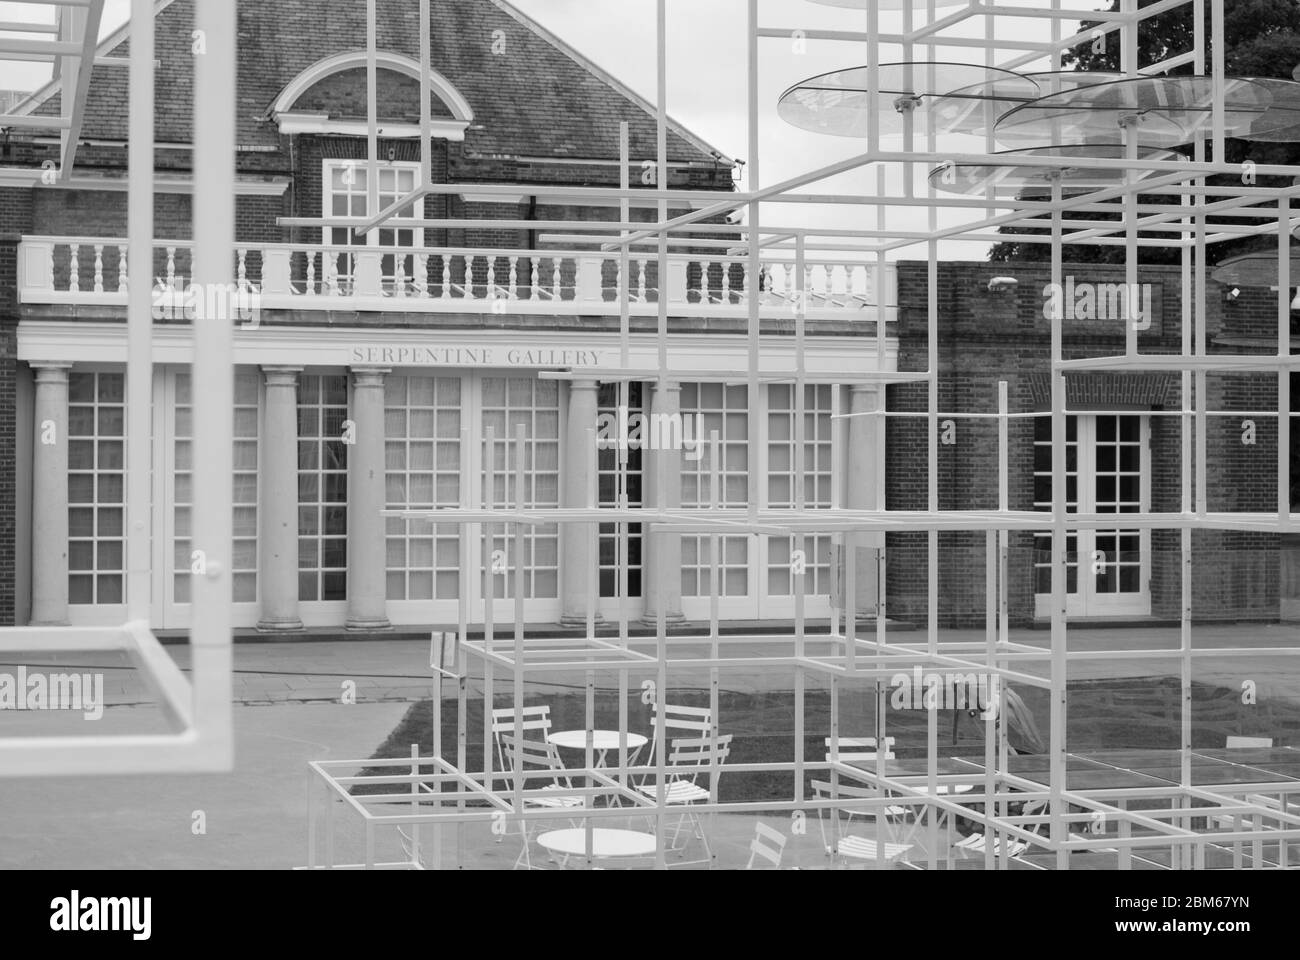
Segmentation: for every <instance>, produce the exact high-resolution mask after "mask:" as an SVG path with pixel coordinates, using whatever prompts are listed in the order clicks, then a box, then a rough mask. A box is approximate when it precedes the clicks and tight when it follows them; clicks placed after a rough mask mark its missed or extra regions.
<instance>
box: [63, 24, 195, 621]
mask: <svg viewBox="0 0 1300 960" xmlns="http://www.w3.org/2000/svg"><path fill="white" fill-rule="evenodd" d="M153 18H154V4H153V2H152V0H131V68H130V76H131V83H130V139H129V142H128V144H127V166H128V187H129V192H128V193H127V234H128V240H127V244H128V250H127V262H128V264H129V274H128V279H127V299H128V302H129V306H128V309H127V321H126V324H127V363H126V370H127V376H126V389H127V404H126V408H127V416H128V418H129V419H128V423H127V428H126V445H127V463H128V467H127V471H126V488H127V493H126V502H127V509H126V517H127V522H128V526H127V542H126V546H127V557H126V569H127V582H126V602H127V620H146V621H147V620H148V619H149V617H150V612H151V607H152V597H151V593H152V591H151V586H152V583H151V572H150V561H149V545H150V535H149V534H150V489H149V487H150V474H151V472H152V451H151V449H150V447H151V434H152V429H151V419H152V413H151V405H152V402H153V234H154V228H153V215H154V214H153V211H154V201H153V190H154V130H153V128H154V63H153V58H154V20H153ZM87 69H89V68H87ZM59 439H60V442H62V439H63V438H59ZM195 449H196V452H197V450H198V448H197V447H196V448H195ZM61 480H62V478H60V481H61Z"/></svg>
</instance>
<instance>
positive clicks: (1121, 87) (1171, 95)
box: [994, 77, 1272, 147]
mask: <svg viewBox="0 0 1300 960" xmlns="http://www.w3.org/2000/svg"><path fill="white" fill-rule="evenodd" d="M1213 103H1214V84H1213V82H1212V80H1211V79H1210V78H1209V77H1134V78H1130V79H1127V80H1117V81H1114V82H1111V83H1099V84H1095V85H1090V86H1085V87H1078V88H1076V89H1073V90H1065V91H1062V92H1060V93H1053V94H1048V95H1047V96H1045V97H1042V98H1040V99H1038V100H1035V101H1033V102H1032V103H1026V104H1023V105H1021V106H1019V107H1016V108H1015V109H1013V110H1011V111H1009V112H1008V113H1006V114H1005V115H1004V116H1003V117H1002V118H1001V119H1000V120H999V121H998V122H997V125H996V127H995V129H994V136H996V137H997V139H998V140H999V142H1001V143H1004V144H1007V145H1010V146H1016V145H1022V144H1028V145H1037V144H1041V143H1043V142H1044V141H1048V142H1051V143H1087V142H1090V141H1113V140H1115V139H1117V138H1122V137H1123V132H1122V131H1123V127H1125V126H1128V125H1130V124H1131V125H1132V129H1133V130H1135V131H1136V135H1137V138H1138V140H1137V142H1138V143H1140V144H1142V145H1143V146H1148V147H1174V146H1178V145H1179V144H1183V143H1189V142H1191V141H1192V140H1196V139H1197V138H1199V137H1204V136H1208V135H1209V134H1210V129H1211V123H1212V120H1213ZM1271 103H1272V95H1271V94H1270V93H1269V91H1268V88H1267V87H1265V86H1264V85H1263V84H1259V83H1253V82H1252V81H1250V80H1245V79H1241V78H1230V79H1228V80H1226V81H1224V90H1223V119H1224V132H1225V134H1226V135H1227V136H1230V137H1231V136H1238V135H1240V133H1241V132H1242V131H1245V130H1249V129H1250V127H1251V124H1252V123H1254V122H1255V121H1256V120H1258V119H1259V118H1260V115H1261V114H1263V113H1264V111H1266V110H1267V109H1268V107H1269V105H1270V104H1271Z"/></svg>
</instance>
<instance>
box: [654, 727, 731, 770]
mask: <svg viewBox="0 0 1300 960" xmlns="http://www.w3.org/2000/svg"><path fill="white" fill-rule="evenodd" d="M731 737H732V735H731V734H727V735H726V736H725V737H718V738H717V739H716V740H713V739H711V738H709V737H678V738H677V739H675V740H673V741H671V742H670V743H669V744H668V765H669V766H671V767H706V766H709V765H710V764H715V763H716V764H722V763H725V762H726V760H727V757H728V756H729V755H730V754H731Z"/></svg>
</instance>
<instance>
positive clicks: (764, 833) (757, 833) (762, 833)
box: [745, 823, 785, 870]
mask: <svg viewBox="0 0 1300 960" xmlns="http://www.w3.org/2000/svg"><path fill="white" fill-rule="evenodd" d="M783 856H785V834H783V833H781V832H780V831H779V830H773V829H772V828H771V827H769V826H768V825H767V824H765V823H756V824H754V839H753V840H751V841H749V863H747V864H745V869H746V870H753V869H754V860H755V858H758V857H762V858H763V859H764V860H766V861H767V862H768V863H770V864H771V865H772V869H773V870H777V869H780V867H781V858H782V857H783Z"/></svg>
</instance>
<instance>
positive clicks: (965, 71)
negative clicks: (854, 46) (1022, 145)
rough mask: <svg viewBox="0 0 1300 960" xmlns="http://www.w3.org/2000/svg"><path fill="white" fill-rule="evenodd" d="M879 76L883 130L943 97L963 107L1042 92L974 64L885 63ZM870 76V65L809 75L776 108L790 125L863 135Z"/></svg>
mask: <svg viewBox="0 0 1300 960" xmlns="http://www.w3.org/2000/svg"><path fill="white" fill-rule="evenodd" d="M877 78H878V79H877V89H878V96H877V99H876V103H877V105H878V109H879V113H878V116H879V118H880V120H879V123H880V132H881V133H882V134H891V133H900V132H902V130H903V117H904V114H905V112H906V111H907V110H909V109H912V110H917V109H923V108H927V107H930V106H932V105H933V104H935V103H938V102H940V101H942V100H944V99H948V100H949V101H950V103H956V104H959V105H960V108H961V109H965V108H966V107H967V106H969V105H970V104H972V103H976V104H978V103H982V102H988V101H990V100H996V99H999V98H1003V97H1007V98H1010V97H1014V99H1011V100H1009V101H1008V102H1010V103H1012V104H1014V103H1024V102H1025V101H1026V100H1033V98H1034V97H1036V96H1037V95H1038V94H1037V87H1036V86H1035V85H1034V83H1033V82H1032V81H1027V80H1026V79H1025V78H1024V77H1023V76H1021V75H1020V74H1018V73H1014V72H1012V71H1010V70H1001V69H999V68H997V67H984V66H978V65H976V64H971V63H925V62H920V63H882V64H880V66H879V68H878V70H877ZM867 79H868V77H867V68H866V67H851V68H849V69H846V70H833V71H831V72H830V73H823V74H821V75H819V76H816V77H811V78H809V79H807V80H804V81H801V82H800V83H797V84H795V85H794V86H793V87H791V88H790V89H789V90H787V91H786V92H785V93H783V94H781V99H780V101H779V103H778V104H777V112H778V113H779V114H780V115H781V117H782V119H784V120H785V121H786V122H787V123H789V124H792V125H793V126H796V127H799V128H801V129H803V130H812V131H814V132H817V133H829V134H834V135H836V136H841V137H865V136H866V135H867V118H868V106H869V95H868V92H867V86H868V84H867ZM962 91H965V93H962ZM950 109H952V108H951V107H950ZM956 113H960V109H958V110H956ZM939 128H940V129H942V127H941V126H940V127H939ZM915 129H916V131H917V132H918V133H922V132H924V129H925V127H924V120H923V118H921V117H917V118H916V127H915Z"/></svg>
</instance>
